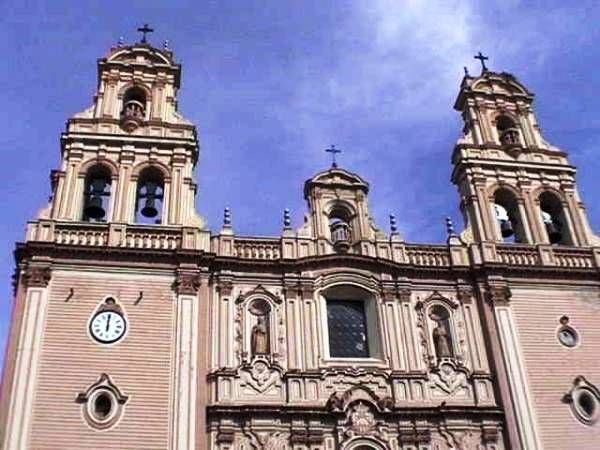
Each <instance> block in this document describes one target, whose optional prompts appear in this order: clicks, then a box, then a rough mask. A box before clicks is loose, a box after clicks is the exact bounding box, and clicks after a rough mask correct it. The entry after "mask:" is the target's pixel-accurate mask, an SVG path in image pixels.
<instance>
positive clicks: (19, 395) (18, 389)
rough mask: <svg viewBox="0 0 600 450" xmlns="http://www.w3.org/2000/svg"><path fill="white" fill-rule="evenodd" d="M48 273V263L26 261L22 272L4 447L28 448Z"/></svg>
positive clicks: (49, 274)
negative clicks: (21, 308)
mask: <svg viewBox="0 0 600 450" xmlns="http://www.w3.org/2000/svg"><path fill="white" fill-rule="evenodd" d="M51 275H52V274H51V268H50V266H49V265H47V264H39V265H38V264H35V263H30V264H29V266H28V267H27V269H26V271H25V274H24V281H25V286H26V294H25V305H24V312H23V318H22V323H21V327H20V330H19V336H18V337H16V338H17V339H18V344H17V346H16V348H17V351H16V354H15V366H14V375H13V380H14V381H13V385H12V390H11V393H10V398H11V401H10V405H9V407H8V414H7V417H8V421H7V426H6V430H7V434H6V437H5V441H4V447H3V448H4V450H26V449H27V448H28V440H29V432H30V425H31V419H32V418H33V401H34V397H35V391H36V386H37V375H38V365H39V360H40V351H41V345H42V337H43V335H44V328H45V324H46V315H47V310H48V284H49V282H50V278H51Z"/></svg>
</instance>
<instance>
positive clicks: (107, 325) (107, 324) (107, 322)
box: [106, 314, 111, 331]
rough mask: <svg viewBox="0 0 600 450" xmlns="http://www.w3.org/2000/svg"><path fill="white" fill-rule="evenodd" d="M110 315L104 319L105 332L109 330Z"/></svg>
mask: <svg viewBox="0 0 600 450" xmlns="http://www.w3.org/2000/svg"><path fill="white" fill-rule="evenodd" d="M110 317H111V316H110V314H109V315H108V319H106V331H108V329H109V328H110Z"/></svg>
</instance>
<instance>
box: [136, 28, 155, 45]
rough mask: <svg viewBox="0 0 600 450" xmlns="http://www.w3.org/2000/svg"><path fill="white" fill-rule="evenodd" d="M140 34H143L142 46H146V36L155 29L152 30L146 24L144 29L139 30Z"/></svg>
mask: <svg viewBox="0 0 600 450" xmlns="http://www.w3.org/2000/svg"><path fill="white" fill-rule="evenodd" d="M137 30H138V31H139V32H140V33H142V41H141V42H142V44H145V43H146V42H148V41H147V39H146V34H147V33H152V32H154V28H150V27H149V26H148V24H147V23H145V24H144V26H143V27H140V28H138V29H137Z"/></svg>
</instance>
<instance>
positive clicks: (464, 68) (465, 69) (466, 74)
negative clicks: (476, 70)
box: [463, 66, 469, 77]
mask: <svg viewBox="0 0 600 450" xmlns="http://www.w3.org/2000/svg"><path fill="white" fill-rule="evenodd" d="M463 70H464V71H465V77H468V76H469V69H467V66H463Z"/></svg>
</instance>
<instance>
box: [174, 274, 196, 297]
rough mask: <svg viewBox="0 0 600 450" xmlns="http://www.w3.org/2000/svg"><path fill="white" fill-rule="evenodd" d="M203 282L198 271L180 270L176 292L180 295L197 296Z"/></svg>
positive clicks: (176, 280) (176, 281)
mask: <svg viewBox="0 0 600 450" xmlns="http://www.w3.org/2000/svg"><path fill="white" fill-rule="evenodd" d="M201 284H202V281H201V279H200V274H199V273H198V272H196V271H187V270H179V271H177V276H176V279H175V291H176V292H177V294H179V295H197V294H198V289H199V288H200V285H201Z"/></svg>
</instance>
